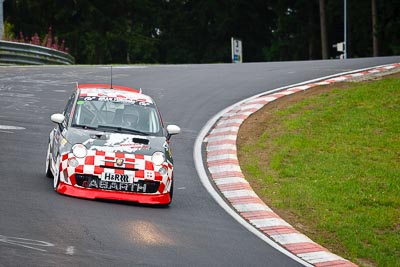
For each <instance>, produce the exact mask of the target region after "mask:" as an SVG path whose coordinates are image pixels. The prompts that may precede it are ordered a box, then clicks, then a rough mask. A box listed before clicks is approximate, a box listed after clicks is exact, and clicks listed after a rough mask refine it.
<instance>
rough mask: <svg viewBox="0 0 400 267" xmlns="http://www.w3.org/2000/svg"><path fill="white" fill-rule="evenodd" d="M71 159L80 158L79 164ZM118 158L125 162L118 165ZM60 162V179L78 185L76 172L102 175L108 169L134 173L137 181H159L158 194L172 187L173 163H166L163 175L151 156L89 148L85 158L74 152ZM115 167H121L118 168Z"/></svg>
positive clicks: (63, 156) (114, 171) (110, 171)
mask: <svg viewBox="0 0 400 267" xmlns="http://www.w3.org/2000/svg"><path fill="white" fill-rule="evenodd" d="M70 159H76V160H78V162H79V165H78V166H77V167H72V166H71V165H70V164H69V163H68V161H69V160H70ZM117 159H123V161H124V163H123V165H122V166H117V165H116V163H115V162H116V160H117ZM60 164H61V166H60V170H61V171H60V174H61V176H60V179H61V181H63V182H65V183H67V184H70V185H76V183H75V174H78V173H79V174H88V175H96V176H99V177H100V176H101V174H102V173H103V172H104V171H105V169H106V172H107V173H115V174H133V175H134V180H135V181H137V180H139V179H144V180H151V181H158V182H160V186H159V188H158V191H157V193H156V194H163V193H167V192H169V190H170V187H171V179H172V171H173V165H172V164H171V163H165V164H164V165H163V167H164V168H166V169H167V174H166V175H164V176H162V175H160V173H159V172H158V170H159V168H160V167H155V166H154V164H153V162H152V161H151V156H146V155H140V154H125V153H118V152H117V153H113V152H104V151H97V150H89V151H88V155H87V156H86V157H85V158H83V159H77V158H76V157H75V156H74V155H73V154H72V153H66V154H63V155H62V157H61V163H60ZM115 167H121V168H118V169H117V168H115Z"/></svg>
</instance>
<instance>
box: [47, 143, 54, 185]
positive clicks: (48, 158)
mask: <svg viewBox="0 0 400 267" xmlns="http://www.w3.org/2000/svg"><path fill="white" fill-rule="evenodd" d="M46 177H48V178H54V177H53V173H52V172H51V170H50V143H49V147H48V149H47V156H46Z"/></svg>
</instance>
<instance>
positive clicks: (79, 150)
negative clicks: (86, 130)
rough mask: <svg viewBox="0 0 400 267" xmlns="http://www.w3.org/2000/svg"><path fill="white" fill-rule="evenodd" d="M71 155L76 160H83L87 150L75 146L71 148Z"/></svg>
mask: <svg viewBox="0 0 400 267" xmlns="http://www.w3.org/2000/svg"><path fill="white" fill-rule="evenodd" d="M72 153H74V156H75V157H77V158H84V157H86V154H87V149H86V147H85V146H84V145H82V144H76V145H74V146H73V147H72Z"/></svg>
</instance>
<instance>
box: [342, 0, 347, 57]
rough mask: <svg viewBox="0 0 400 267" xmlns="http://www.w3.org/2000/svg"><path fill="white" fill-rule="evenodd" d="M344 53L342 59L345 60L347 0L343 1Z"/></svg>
mask: <svg viewBox="0 0 400 267" xmlns="http://www.w3.org/2000/svg"><path fill="white" fill-rule="evenodd" d="M343 23H344V51H343V58H344V59H347V0H344V22H343Z"/></svg>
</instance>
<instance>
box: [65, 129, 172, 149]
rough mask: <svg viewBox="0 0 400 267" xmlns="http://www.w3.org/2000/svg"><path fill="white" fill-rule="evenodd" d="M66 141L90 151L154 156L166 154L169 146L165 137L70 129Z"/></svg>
mask: <svg viewBox="0 0 400 267" xmlns="http://www.w3.org/2000/svg"><path fill="white" fill-rule="evenodd" d="M66 139H67V140H68V142H69V143H70V144H71V145H74V144H78V143H81V144H83V145H85V146H86V148H87V149H88V150H98V151H104V152H114V153H116V152H121V153H127V154H143V155H152V154H153V153H154V152H156V151H162V152H165V151H166V149H168V144H167V142H166V138H165V137H164V136H161V137H160V136H145V135H133V134H125V133H113V132H103V131H95V130H84V129H77V128H72V127H71V128H69V130H68V132H67V134H66Z"/></svg>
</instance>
